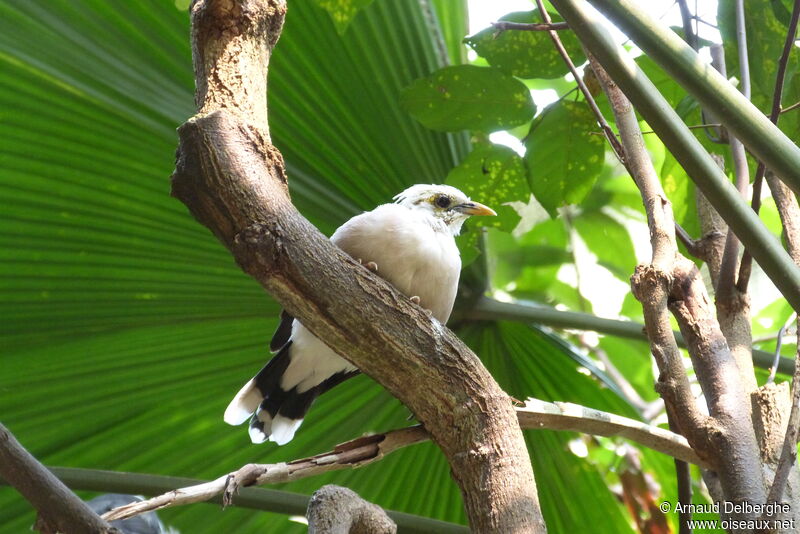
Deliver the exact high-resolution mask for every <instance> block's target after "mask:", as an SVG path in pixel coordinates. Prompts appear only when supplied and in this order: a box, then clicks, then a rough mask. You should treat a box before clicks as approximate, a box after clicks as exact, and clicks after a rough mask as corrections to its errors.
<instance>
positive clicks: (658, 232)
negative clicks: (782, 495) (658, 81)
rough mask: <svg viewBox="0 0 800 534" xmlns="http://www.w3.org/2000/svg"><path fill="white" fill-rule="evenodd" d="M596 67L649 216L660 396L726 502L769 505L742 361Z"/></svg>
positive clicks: (651, 328) (639, 285) (631, 119)
mask: <svg viewBox="0 0 800 534" xmlns="http://www.w3.org/2000/svg"><path fill="white" fill-rule="evenodd" d="M565 18H566V17H565ZM589 61H590V62H591V63H592V68H593V69H594V71H595V73H596V74H597V77H598V79H599V80H600V84H601V85H602V86H603V90H604V91H605V92H606V95H607V96H608V100H609V102H610V103H611V108H612V110H613V112H614V116H615V118H616V122H617V127H618V128H619V132H620V138H621V140H622V146H623V149H624V150H625V159H626V161H628V163H629V168H630V169H631V170H632V171H633V178H634V181H635V182H636V185H637V186H638V187H639V190H640V192H641V195H642V202H643V204H644V206H645V210H646V212H647V220H648V226H649V228H650V241H651V245H652V249H653V258H652V262H651V263H650V264H649V265H640V266H638V267H637V268H636V272H635V273H634V275H633V277H632V278H631V288H632V290H633V293H634V296H635V297H636V298H637V299H638V300H639V301H640V302H641V303H642V308H643V312H644V315H645V326H646V327H647V333H648V337H649V338H650V344H651V352H652V353H653V356H654V357H655V359H656V363H657V364H658V367H659V370H660V372H661V373H660V376H659V381H658V384H657V389H658V391H659V393H661V395H662V397H664V402H665V404H666V407H667V410H668V413H670V414H671V415H672V416H673V417H674V420H675V422H676V423H677V424H678V427H679V430H680V433H681V434H683V435H684V436H686V438H687V440H688V441H689V443H690V444H691V445H692V447H693V448H694V449H695V451H696V452H697V453H698V454H699V455H701V457H705V458H708V459H709V461H710V462H711V463H713V465H714V470H715V471H717V472H718V473H719V475H720V478H721V479H722V481H723V486H724V487H725V489H726V495H727V496H728V497H729V498H730V499H731V500H733V501H737V502H738V501H750V502H762V501H763V499H764V498H765V497H766V490H765V488H764V483H763V478H762V476H761V461H760V456H759V449H758V442H757V439H756V435H755V432H754V430H753V425H752V419H751V408H750V403H749V399H748V397H747V396H746V395H745V392H746V389H745V384H744V383H743V382H742V380H741V378H740V376H739V372H738V367H737V365H736V361H735V360H734V357H733V355H732V354H731V352H730V350H729V349H728V346H727V344H726V342H725V338H724V337H723V335H722V332H721V331H720V327H719V324H718V323H717V321H716V319H715V317H714V314H713V313H712V311H711V309H710V307H709V302H708V297H707V295H706V294H705V287H704V285H703V282H702V279H701V277H700V275H699V270H698V269H697V267H696V266H695V265H694V263H692V262H691V261H689V260H688V259H686V258H685V257H683V256H682V255H681V254H680V253H679V252H678V248H677V244H676V242H675V233H674V226H675V223H674V219H673V215H672V207H671V205H670V203H669V200H668V199H667V197H666V195H665V194H664V191H663V189H662V187H661V183H660V181H659V179H658V175H657V174H656V172H655V169H654V168H653V164H652V161H651V160H650V157H649V154H648V153H647V150H646V149H645V147H644V139H643V137H642V134H641V130H640V128H639V121H638V119H637V117H636V114H635V113H634V111H633V107H632V105H631V102H630V101H629V100H628V98H627V97H626V96H625V94H624V93H623V92H622V90H621V89H620V88H619V87H618V86H617V85H616V84H615V83H614V82H613V81H612V79H611V78H610V77H609V75H608V73H606V71H605V70H604V69H603V68H602V66H601V65H600V64H599V62H598V61H597V59H596V58H595V57H594V56H592V55H589ZM668 310H669V311H671V312H672V314H673V315H674V316H675V318H676V319H677V321H678V324H679V326H680V328H681V332H682V333H683V335H684V338H685V339H686V341H687V343H688V346H689V354H690V356H691V358H692V363H693V366H694V370H695V374H696V375H697V378H698V382H699V383H700V386H701V387H702V389H703V393H704V394H705V397H706V404H707V406H708V413H709V415H708V416H707V415H704V414H703V413H702V412H701V411H700V410H699V407H698V406H697V404H696V402H694V397H693V396H692V393H691V389H690V388H689V382H688V379H687V377H686V371H685V369H684V368H683V361H682V359H681V356H680V353H679V352H678V346H677V343H676V341H675V339H674V336H672V331H671V328H670V326H669V325H670V323H669V311H668ZM751 365H752V363H751ZM720 453H722V454H720ZM728 458H735V459H736V461H735V462H734V461H730V460H728ZM750 515H752V514H748V513H743V514H736V516H737V517H749V516H750Z"/></svg>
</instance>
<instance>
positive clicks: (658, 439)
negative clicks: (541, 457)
mask: <svg viewBox="0 0 800 534" xmlns="http://www.w3.org/2000/svg"><path fill="white" fill-rule="evenodd" d="M516 411H517V417H518V419H519V424H520V426H521V427H522V428H524V429H535V430H539V429H549V430H568V431H574V432H582V433H585V434H592V435H596V436H617V437H622V438H626V439H629V440H631V441H634V442H636V443H638V444H640V445H643V446H645V447H648V448H651V449H653V450H656V451H658V452H661V453H664V454H667V455H669V456H672V457H674V458H679V459H681V460H683V461H686V462H690V463H693V464H695V465H698V466H700V467H702V468H710V467H711V466H710V465H709V464H708V463H707V462H705V461H704V460H702V459H700V457H698V456H697V454H696V453H695V452H694V450H693V449H692V448H691V447H690V446H689V444H688V442H687V441H686V439H685V438H684V437H683V436H680V435H678V434H675V433H673V432H670V431H669V430H665V429H663V428H659V427H657V426H651V425H648V424H646V423H643V422H641V421H635V420H633V419H628V418H627V417H622V416H619V415H615V414H611V413H607V412H601V411H598V410H593V409H591V408H586V407H584V406H578V405H576V404H570V403H561V402H557V403H550V402H544V401H540V400H536V399H528V401H527V402H526V403H525V406H523V407H520V408H517V409H516ZM428 439H429V436H428V433H427V432H426V431H425V429H424V428H422V426H413V427H409V428H403V429H400V430H392V431H389V432H385V433H383V434H375V435H373V436H368V437H364V438H358V439H355V440H353V441H348V442H347V443H343V444H342V445H339V446H337V447H336V448H335V449H334V450H333V451H330V452H327V453H323V454H318V455H316V456H312V457H310V458H303V459H300V460H293V461H291V462H288V463H280V464H260V465H259V464H248V465H246V466H244V467H242V468H241V469H239V470H238V471H234V472H233V473H229V474H226V475H223V476H221V477H219V478H217V479H216V480H213V481H211V482H206V483H204V484H198V485H195V486H190V487H186V488H180V489H176V490H173V491H170V492H167V493H165V494H163V495H159V496H157V497H153V498H152V499H148V500H146V501H140V502H136V503H131V504H128V505H125V506H121V507H119V508H115V509H114V510H111V511H110V512H107V513H106V514H105V515H104V516H103V517H104V518H105V519H108V520H116V519H126V518H129V517H133V516H135V515H139V514H142V513H145V512H149V511H152V510H159V509H161V508H169V507H173V506H179V505H183V504H190V503H194V502H202V501H206V500H208V499H211V498H212V497H215V496H217V495H220V494H223V493H225V494H226V500H228V504H230V499H231V498H232V497H233V493H234V491H235V490H236V489H238V488H239V487H245V486H250V485H263V484H275V483H281V482H288V481H292V480H298V479H301V478H306V477H310V476H316V475H319V474H322V473H327V472H329V471H335V470H340V469H350V468H355V467H361V466H363V465H366V464H369V463H372V462H375V461H378V460H381V459H382V458H383V457H384V456H386V455H387V454H389V453H391V452H394V451H396V450H398V449H400V448H403V447H406V446H408V445H412V444H415V443H420V442H423V441H426V440H428Z"/></svg>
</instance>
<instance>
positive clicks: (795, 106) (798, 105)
mask: <svg viewBox="0 0 800 534" xmlns="http://www.w3.org/2000/svg"><path fill="white" fill-rule="evenodd" d="M797 108H800V102H795V103H794V104H792V105H791V106H789V107H788V108H782V109H781V111H780V113H781V114H783V113H788V112H789V111H792V110H794V109H797Z"/></svg>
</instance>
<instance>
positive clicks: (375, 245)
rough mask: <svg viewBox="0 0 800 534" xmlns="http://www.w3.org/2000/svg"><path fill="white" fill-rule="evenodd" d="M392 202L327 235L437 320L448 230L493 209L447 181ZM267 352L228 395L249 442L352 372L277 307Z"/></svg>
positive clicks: (445, 308)
mask: <svg viewBox="0 0 800 534" xmlns="http://www.w3.org/2000/svg"><path fill="white" fill-rule="evenodd" d="M394 200H395V203H394V204H383V205H380V206H378V207H377V208H375V209H374V210H372V211H368V212H366V213H362V214H361V215H356V216H355V217H353V218H352V219H350V220H349V221H347V222H346V223H344V224H343V225H342V226H340V227H339V229H338V230H336V232H335V233H334V234H333V236H331V241H333V242H334V243H335V244H336V245H338V246H339V247H340V248H341V249H342V250H344V251H345V252H347V253H348V254H350V256H352V257H353V258H355V259H358V260H359V261H361V262H362V263H364V264H365V265H366V266H368V267H369V268H371V269H372V270H375V271H376V272H377V273H378V274H379V275H380V276H382V277H383V278H384V279H386V280H387V281H388V282H390V283H391V284H392V285H394V286H395V287H396V288H397V289H398V290H399V291H401V292H402V293H404V294H406V295H407V296H409V297H411V298H412V300H414V301H415V302H417V303H418V304H420V305H421V306H422V307H423V308H425V309H427V310H430V311H431V314H432V315H433V317H435V318H436V319H437V320H439V321H440V322H441V323H443V324H444V323H446V322H447V319H448V318H449V317H450V312H451V311H452V309H453V302H454V301H455V298H456V290H457V288H458V277H459V274H460V273H461V257H460V255H459V252H458V248H457V247H456V242H455V236H456V235H458V233H459V231H460V230H461V225H462V224H464V221H465V220H466V219H467V218H468V217H469V216H470V215H497V214H496V213H495V212H494V211H493V210H492V209H491V208H488V207H486V206H484V205H483V204H479V203H477V202H473V201H471V200H470V199H469V197H467V196H466V195H465V194H464V193H462V192H461V191H459V190H458V189H456V188H454V187H450V186H447V185H424V184H418V185H414V186H411V187H409V188H408V189H406V190H405V191H403V192H402V193H400V194H399V195H397V196H395V197H394ZM270 350H272V351H273V352H274V351H277V354H275V356H273V357H272V359H271V360H270V361H269V362H268V363H267V364H266V366H264V368H263V369H261V371H259V373H258V374H257V375H256V376H255V377H253V378H252V379H251V380H250V381H249V382H247V383H246V384H245V385H244V387H242V389H241V390H240V391H239V393H237V394H236V396H235V397H234V398H233V400H232V401H231V403H230V404H229V405H228V408H227V409H226V410H225V417H224V419H225V422H226V423H228V424H231V425H239V424H241V423H243V422H244V421H245V420H247V419H248V418H250V439H251V440H252V442H253V443H262V442H264V441H266V440H267V439H269V440H270V441H273V442H275V443H277V444H278V445H284V444H286V443H288V442H289V441H291V439H292V438H293V437H294V433H295V432H296V431H297V428H298V427H299V426H300V424H301V423H302V422H303V418H304V417H305V414H306V412H308V409H309V408H310V407H311V403H313V402H314V400H315V399H316V398H317V397H318V396H319V395H320V394H322V393H324V392H325V391H327V390H329V389H330V388H332V387H333V386H335V385H337V384H339V383H341V382H342V381H344V380H346V379H348V378H350V377H352V376H354V375H356V374H358V372H359V371H358V369H357V368H356V367H355V366H354V365H353V364H351V363H350V362H348V361H347V360H345V359H344V358H342V357H340V356H339V355H338V354H336V353H335V352H334V351H333V350H331V349H330V348H328V346H327V345H325V343H323V342H322V341H321V340H319V339H318V338H317V337H315V336H314V335H313V334H312V333H311V332H310V331H309V330H307V329H306V328H305V327H304V326H303V325H302V324H301V323H300V321H298V320H297V319H295V318H293V317H292V316H291V315H289V314H288V313H286V312H285V311H284V312H282V313H281V323H280V325H279V326H278V328H277V330H276V331H275V334H274V335H273V337H272V341H271V342H270Z"/></svg>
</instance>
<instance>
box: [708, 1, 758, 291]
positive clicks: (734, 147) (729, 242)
mask: <svg viewBox="0 0 800 534" xmlns="http://www.w3.org/2000/svg"><path fill="white" fill-rule="evenodd" d="M740 2H741V0H737V10H736V11H737V17H736V27H737V30H738V29H739V27H740V26H742V25H743V24H744V21H743V20H740V17H739V7H740V6H739V4H740ZM741 16H742V17H743V16H744V15H743V14H742V15H741ZM742 31H743V30H742ZM740 37H741V35H740ZM739 53H740V54H741V53H742V50H741V47H740V48H739ZM746 54H747V52H746V48H745V56H744V58H741V57H740V58H739V61H740V62H741V61H746V60H747V55H746ZM711 57H712V59H713V65H714V68H716V69H717V71H719V73H720V74H722V75H723V76H726V77H727V71H726V68H725V53H724V51H723V48H722V45H714V46H712V47H711ZM741 72H742V75H744V73H746V72H749V69H748V68H747V67H745V66H741ZM749 83H750V82H749V80H748V81H747V83H746V85H747V90H748V92H749ZM742 85H743V88H742V91H744V85H745V82H744V81H743V83H742ZM729 140H730V149H731V157H732V158H733V174H734V176H735V177H736V189H737V190H738V191H739V194H740V195H742V197H743V198H744V197H745V195H746V194H747V187H748V186H749V185H750V170H749V169H748V167H747V154H746V153H745V150H744V145H743V144H742V143H741V141H739V140H738V139H737V138H736V137H729ZM738 266H739V240H738V239H737V237H736V234H735V233H734V232H731V231H729V232H728V236H727V239H726V241H725V249H724V251H723V253H722V262H721V263H720V270H719V278H718V281H717V287H716V295H717V299H718V300H723V301H726V300H731V299H732V298H733V292H734V291H735V289H736V270H737V268H738Z"/></svg>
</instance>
